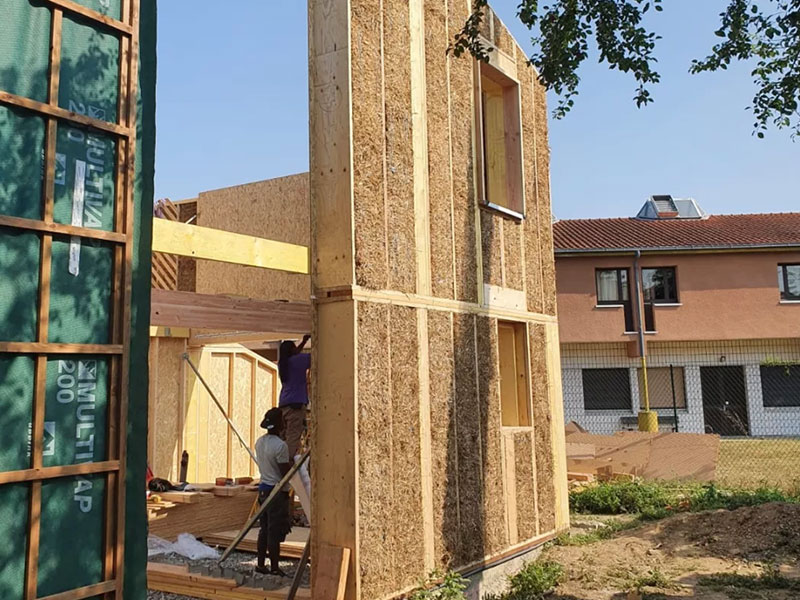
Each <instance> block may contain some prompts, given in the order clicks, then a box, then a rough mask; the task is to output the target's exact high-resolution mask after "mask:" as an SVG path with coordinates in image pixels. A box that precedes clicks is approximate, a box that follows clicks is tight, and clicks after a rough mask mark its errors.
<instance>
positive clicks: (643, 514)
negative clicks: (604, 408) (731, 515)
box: [569, 481, 800, 539]
mask: <svg viewBox="0 0 800 600" xmlns="http://www.w3.org/2000/svg"><path fill="white" fill-rule="evenodd" d="M569 502H570V509H571V510H572V511H573V512H576V513H584V514H609V515H619V514H632V515H638V516H639V518H640V519H641V520H653V519H661V518H664V517H666V516H669V515H670V514H675V513H678V512H686V511H690V512H699V511H703V510H716V509H720V508H724V509H728V510H734V509H736V508H741V507H743V506H756V505H760V504H766V503H768V502H800V493H798V492H797V491H795V492H784V491H783V490H781V489H778V488H771V487H760V488H755V489H746V488H738V489H726V488H720V487H717V486H716V485H713V484H712V485H701V484H684V483H664V482H652V481H610V482H600V483H597V484H595V485H590V486H586V487H583V488H578V489H576V490H573V491H572V492H570V496H569ZM611 533H613V532H611ZM586 535H592V534H591V533H590V534H586ZM597 535H607V533H606V532H602V533H598V534H597ZM599 539H603V538H599Z"/></svg>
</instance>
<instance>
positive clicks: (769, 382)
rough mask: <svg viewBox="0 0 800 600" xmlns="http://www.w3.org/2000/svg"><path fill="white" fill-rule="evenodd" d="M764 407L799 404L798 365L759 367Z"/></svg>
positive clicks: (799, 381)
mask: <svg viewBox="0 0 800 600" xmlns="http://www.w3.org/2000/svg"><path fill="white" fill-rule="evenodd" d="M761 394H762V396H763V399H764V406H765V407H781V406H800V365H775V366H762V367H761Z"/></svg>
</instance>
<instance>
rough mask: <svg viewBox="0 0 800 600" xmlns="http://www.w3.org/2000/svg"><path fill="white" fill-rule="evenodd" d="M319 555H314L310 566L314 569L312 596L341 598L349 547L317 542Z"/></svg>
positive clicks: (345, 583) (341, 599)
mask: <svg viewBox="0 0 800 600" xmlns="http://www.w3.org/2000/svg"><path fill="white" fill-rule="evenodd" d="M317 548H318V553H319V556H315V557H314V563H313V564H312V565H311V568H312V569H314V571H315V577H314V584H315V586H314V596H315V597H316V598H325V600H343V599H344V593H345V588H346V586H347V569H348V567H349V564H350V548H340V547H338V546H329V545H328V544H319V546H317Z"/></svg>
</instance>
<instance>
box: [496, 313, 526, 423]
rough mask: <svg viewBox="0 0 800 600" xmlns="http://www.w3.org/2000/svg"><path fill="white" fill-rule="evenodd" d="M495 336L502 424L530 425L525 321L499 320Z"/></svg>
mask: <svg viewBox="0 0 800 600" xmlns="http://www.w3.org/2000/svg"><path fill="white" fill-rule="evenodd" d="M497 337H498V345H499V355H500V404H501V409H502V423H503V426H504V427H529V426H530V424H531V409H530V401H529V394H528V358H527V353H526V351H525V339H526V337H527V329H526V327H525V324H524V323H512V322H508V321H499V322H498V323H497Z"/></svg>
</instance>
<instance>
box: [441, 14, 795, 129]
mask: <svg viewBox="0 0 800 600" xmlns="http://www.w3.org/2000/svg"><path fill="white" fill-rule="evenodd" d="M706 1H707V0H706ZM724 2H725V3H727V6H726V7H725V10H724V11H723V12H722V13H721V14H720V26H719V29H717V30H716V31H715V34H716V35H717V36H718V37H719V38H720V42H719V43H717V44H716V45H714V46H713V47H712V48H711V50H710V52H709V54H708V56H706V57H705V58H702V59H696V60H694V61H693V62H692V64H691V66H690V69H689V70H690V72H691V73H702V72H708V71H717V70H724V69H727V68H728V66H729V65H730V64H731V63H732V62H734V61H749V62H750V63H751V64H753V65H754V67H753V69H752V71H751V75H752V77H753V83H754V85H755V93H754V96H753V100H752V105H751V106H750V109H751V110H752V111H753V115H754V117H755V122H754V124H753V128H754V132H755V133H756V134H757V135H758V136H759V137H764V133H765V131H767V129H769V128H770V127H771V126H774V127H777V128H779V129H784V128H785V129H789V130H790V131H791V134H792V136H793V137H794V136H796V135H798V134H800V112H798V102H800V0H724ZM723 6H724V4H723ZM486 8H487V0H474V3H473V11H472V14H471V15H470V17H469V18H468V19H467V21H466V23H465V24H464V27H463V29H462V30H461V31H460V32H459V33H458V34H457V35H456V36H455V40H454V42H453V44H452V46H451V48H450V50H451V51H452V52H453V53H454V54H455V55H456V56H459V55H461V54H464V53H466V52H469V53H471V54H472V55H474V56H475V57H477V58H480V59H482V60H486V59H487V58H488V52H490V51H491V48H489V47H487V46H486V45H485V44H484V43H483V42H482V41H481V37H480V31H481V23H482V21H483V19H484V17H485V13H486ZM663 8H664V7H663V5H662V0H544V1H543V2H542V1H540V0H520V2H519V5H518V7H517V16H518V17H519V19H520V21H521V22H522V23H523V24H524V25H525V26H527V27H528V28H529V29H530V30H531V31H533V32H535V37H534V38H533V43H534V53H533V55H532V56H531V57H530V62H531V64H533V65H534V66H535V67H536V68H537V70H538V71H539V78H540V80H541V82H542V83H543V84H544V85H545V87H547V89H550V90H553V91H554V92H555V93H556V94H558V96H559V102H558V105H557V106H556V108H555V109H554V116H555V117H556V118H561V117H563V116H565V115H566V114H567V112H569V110H570V109H571V108H572V107H573V106H574V102H575V96H576V95H577V94H578V87H579V84H580V76H579V75H578V70H579V67H580V66H581V64H582V63H583V62H584V61H585V60H586V59H587V58H588V57H589V53H590V45H591V44H592V43H594V46H595V47H596V49H597V53H598V57H599V61H600V62H601V63H606V64H607V65H608V67H609V68H611V69H616V70H618V71H621V72H623V73H628V74H630V75H631V76H632V77H633V79H634V80H635V82H636V90H635V93H634V97H633V99H634V101H635V102H636V105H637V106H639V107H642V106H645V105H646V104H648V103H650V102H652V101H653V96H652V95H651V93H650V89H651V86H652V85H653V84H657V83H658V82H659V80H660V75H659V73H658V71H657V70H656V68H655V66H656V63H657V58H656V54H655V50H656V42H657V41H658V40H659V39H660V36H658V35H657V34H656V33H655V32H653V31H650V30H649V29H648V28H647V27H645V25H644V24H643V20H644V15H645V14H646V13H647V12H648V11H649V10H650V9H653V10H654V11H658V12H660V11H662V10H663ZM687 18H691V15H687Z"/></svg>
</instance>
